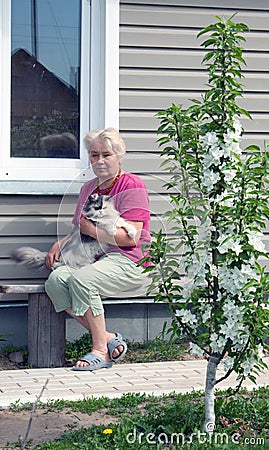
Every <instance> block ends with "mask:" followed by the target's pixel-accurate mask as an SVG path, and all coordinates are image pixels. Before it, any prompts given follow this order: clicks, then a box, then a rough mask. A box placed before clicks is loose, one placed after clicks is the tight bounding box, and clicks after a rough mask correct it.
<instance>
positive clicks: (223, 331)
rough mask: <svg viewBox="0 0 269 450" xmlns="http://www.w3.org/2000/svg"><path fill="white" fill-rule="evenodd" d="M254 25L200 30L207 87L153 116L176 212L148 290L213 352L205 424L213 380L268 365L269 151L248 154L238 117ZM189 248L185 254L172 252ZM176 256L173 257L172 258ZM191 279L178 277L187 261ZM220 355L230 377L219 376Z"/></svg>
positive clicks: (210, 420)
mask: <svg viewBox="0 0 269 450" xmlns="http://www.w3.org/2000/svg"><path fill="white" fill-rule="evenodd" d="M247 30H248V27H247V26H246V25H244V24H242V23H235V22H234V21H233V16H232V17H231V18H230V19H228V20H224V19H221V18H220V17H217V22H216V23H215V24H212V25H210V26H208V27H206V28H205V29H203V30H202V31H201V32H200V33H199V35H198V36H202V35H204V34H207V33H210V37H209V38H208V39H207V40H205V41H204V42H203V43H202V44H201V45H202V46H203V47H204V48H205V49H207V53H206V56H205V57H204V59H203V64H206V65H207V68H208V73H209V80H208V90H207V91H206V93H205V94H204V96H203V97H202V100H201V101H197V100H192V102H191V105H190V106H189V107H188V108H187V109H185V110H184V109H183V108H182V105H175V104H172V106H171V107H170V108H168V109H167V110H165V111H163V112H160V113H158V114H157V116H158V118H159V119H160V126H159V129H158V133H159V134H161V137H160V139H159V143H160V145H161V146H162V147H163V150H162V156H164V162H163V165H164V167H165V168H166V170H167V171H169V172H170V173H171V178H170V181H169V183H168V184H167V185H166V186H167V188H168V189H170V190H173V193H171V194H169V195H170V200H171V203H172V206H173V208H172V210H171V211H170V212H167V213H166V216H167V217H168V221H170V222H171V223H172V224H173V229H174V231H175V235H176V238H177V241H174V240H172V239H170V240H169V239H167V238H165V237H164V236H163V234H162V232H161V231H160V232H159V233H157V234H156V235H155V239H154V240H153V242H152V245H151V249H150V251H149V254H150V256H149V258H150V259H151V261H152V263H153V264H152V266H150V267H148V269H147V270H149V271H151V273H152V280H153V281H152V285H151V289H152V290H156V289H157V292H158V293H157V295H156V299H157V300H162V301H166V302H167V303H168V304H169V305H170V308H171V310H172V312H173V328H174V331H175V332H177V333H179V332H183V333H184V335H187V336H188V338H189V339H190V352H191V353H192V354H196V355H205V356H206V357H207V360H208V365H207V374H206V386H205V430H206V431H209V432H210V431H212V430H213V428H214V425H215V411H214V388H215V386H216V385H217V383H219V382H220V381H221V380H223V379H224V378H227V377H228V376H229V375H230V374H231V373H232V372H236V373H237V374H238V387H240V386H241V385H242V382H243V381H244V379H245V378H246V377H248V378H250V379H251V380H252V381H255V375H256V374H257V373H258V372H259V371H260V370H261V369H263V368H264V367H266V365H265V363H264V362H263V360H262V357H263V352H264V349H265V347H266V344H265V339H266V337H267V336H268V332H267V326H268V322H269V310H268V306H267V303H266V294H267V293H268V287H269V280H268V274H266V273H265V267H263V264H262V259H264V258H268V256H267V254H266V251H265V247H264V244H263V242H262V237H263V229H264V228H265V222H266V220H267V219H268V218H269V209H268V189H267V188H268V186H267V183H268V153H267V150H266V148H265V149H264V150H260V148H259V147H257V146H254V145H252V146H249V147H247V148H246V149H245V150H244V152H243V151H242V150H241V147H240V141H241V137H242V133H243V129H242V125H241V123H240V121H239V118H240V117H241V116H242V115H245V116H248V117H249V118H250V115H249V114H248V112H247V111H245V110H243V109H242V108H240V107H239V106H238V105H237V103H236V99H237V97H241V96H242V95H243V90H242V84H240V83H239V81H238V79H240V78H241V77H242V73H241V64H245V61H244V59H243V57H242V48H241V46H240V44H241V41H243V40H244V37H243V36H241V33H243V32H245V31H247ZM180 249H181V250H183V251H182V253H183V257H182V259H181V261H179V259H178V258H177V257H176V256H175V254H176V253H178V252H179V250H180ZM171 255H172V256H171ZM181 266H183V268H184V273H185V275H186V280H187V281H188V282H185V283H182V276H181V275H180V272H182V267H181ZM220 363H223V365H224V370H225V375H224V376H222V377H221V378H219V379H218V378H217V368H218V365H219V364H220Z"/></svg>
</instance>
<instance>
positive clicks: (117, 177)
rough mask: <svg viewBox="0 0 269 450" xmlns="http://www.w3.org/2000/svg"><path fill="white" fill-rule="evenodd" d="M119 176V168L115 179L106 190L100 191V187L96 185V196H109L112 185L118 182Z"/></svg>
mask: <svg viewBox="0 0 269 450" xmlns="http://www.w3.org/2000/svg"><path fill="white" fill-rule="evenodd" d="M120 176H121V168H119V171H118V173H117V175H116V176H115V178H113V180H112V182H111V184H110V185H109V186H108V188H106V189H100V186H99V185H98V183H97V186H96V192H97V194H98V195H107V194H109V192H110V191H111V190H112V188H113V186H114V184H115V183H116V182H117V181H118V179H119V178H120Z"/></svg>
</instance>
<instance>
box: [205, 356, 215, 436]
mask: <svg viewBox="0 0 269 450" xmlns="http://www.w3.org/2000/svg"><path fill="white" fill-rule="evenodd" d="M218 363H219V359H218V358H216V357H215V356H210V358H209V360H208V364H207V371H206V386H205V424H204V431H205V432H206V433H209V434H212V433H213V431H214V428H215V395H214V388H215V384H216V372H217V367H218Z"/></svg>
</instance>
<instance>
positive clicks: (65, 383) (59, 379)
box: [0, 358, 269, 409]
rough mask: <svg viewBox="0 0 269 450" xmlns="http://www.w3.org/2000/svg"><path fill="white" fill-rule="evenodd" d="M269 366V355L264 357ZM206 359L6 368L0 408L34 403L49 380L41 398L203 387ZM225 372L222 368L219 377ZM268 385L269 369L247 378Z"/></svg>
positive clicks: (0, 380) (232, 380) (230, 383)
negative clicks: (93, 366) (82, 367)
mask: <svg viewBox="0 0 269 450" xmlns="http://www.w3.org/2000/svg"><path fill="white" fill-rule="evenodd" d="M264 361H265V363H266V364H267V365H268V366H269V358H265V359H264ZM206 367H207V362H206V361H205V360H198V359H196V360H190V361H170V362H169V361H165V362H153V363H134V364H117V365H116V364H115V365H114V366H113V367H112V368H110V369H101V370H97V371H92V372H89V371H85V372H78V371H73V370H72V369H71V368H66V367H64V368H55V369H51V368H46V369H25V370H5V371H1V372H0V409H4V408H9V407H10V406H11V405H12V404H14V403H18V402H20V403H26V402H31V403H33V402H34V401H35V400H36V398H37V397H38V396H39V394H40V392H41V390H42V387H43V386H44V384H45V382H46V380H48V383H47V386H46V389H45V390H44V392H43V394H42V398H41V401H43V402H47V401H48V400H61V399H63V400H74V401H75V400H83V399H85V398H92V397H101V396H106V397H109V398H114V397H120V396H121V395H122V394H126V393H132V392H133V393H138V392H139V393H141V394H142V393H146V394H149V395H151V394H154V395H163V394H168V393H170V392H176V393H186V392H191V391H193V390H199V391H200V390H203V389H204V386H205V377H206ZM223 375H224V371H223V368H221V367H220V369H219V370H218V376H219V377H221V376H223ZM236 385H237V381H236V375H235V374H232V375H231V376H230V377H229V378H227V379H226V380H223V381H222V382H221V383H219V384H217V386H216V388H217V389H226V388H228V387H236ZM267 385H269V370H264V371H263V372H262V373H261V374H260V376H259V377H258V378H257V384H256V385H255V384H253V383H251V382H250V381H246V382H245V383H244V384H243V387H246V388H247V389H253V388H255V387H257V386H267Z"/></svg>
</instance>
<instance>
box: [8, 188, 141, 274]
mask: <svg viewBox="0 0 269 450" xmlns="http://www.w3.org/2000/svg"><path fill="white" fill-rule="evenodd" d="M83 215H84V216H85V217H86V218H87V219H88V220H91V221H92V222H93V223H94V224H95V225H97V226H98V227H99V228H102V229H103V230H105V231H106V232H107V233H108V234H109V235H111V236H114V235H115V234H116V231H117V228H124V229H125V230H126V232H127V234H128V236H129V237H130V238H133V237H135V234H136V228H135V227H134V226H133V225H131V224H130V223H128V222H126V220H124V219H123V218H122V217H120V215H119V212H118V211H117V210H116V209H115V208H114V206H113V199H112V197H109V196H104V195H103V196H102V195H98V194H93V195H90V196H89V198H88V201H87V203H86V205H85V206H84V208H83ZM107 247H108V244H106V243H104V242H99V241H98V240H96V239H94V238H92V237H91V236H87V235H85V234H81V233H80V230H79V225H75V226H74V228H73V230H72V232H71V233H70V235H69V237H68V239H67V240H66V241H65V242H64V244H63V245H62V247H61V255H60V259H59V261H55V262H54V264H53V269H56V268H57V267H59V266H63V265H67V266H69V267H73V268H79V267H82V266H85V265H87V264H92V263H93V262H94V261H95V260H96V257H97V256H98V255H100V254H102V253H105V251H106V249H107ZM46 255H47V252H42V251H40V250H38V249H35V248H32V247H20V248H18V249H17V250H15V251H14V252H13V253H12V255H11V258H12V259H14V260H15V261H16V262H17V263H20V264H23V265H25V266H26V267H28V268H30V269H37V270H38V269H39V270H40V269H42V268H43V267H45V258H46Z"/></svg>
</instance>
